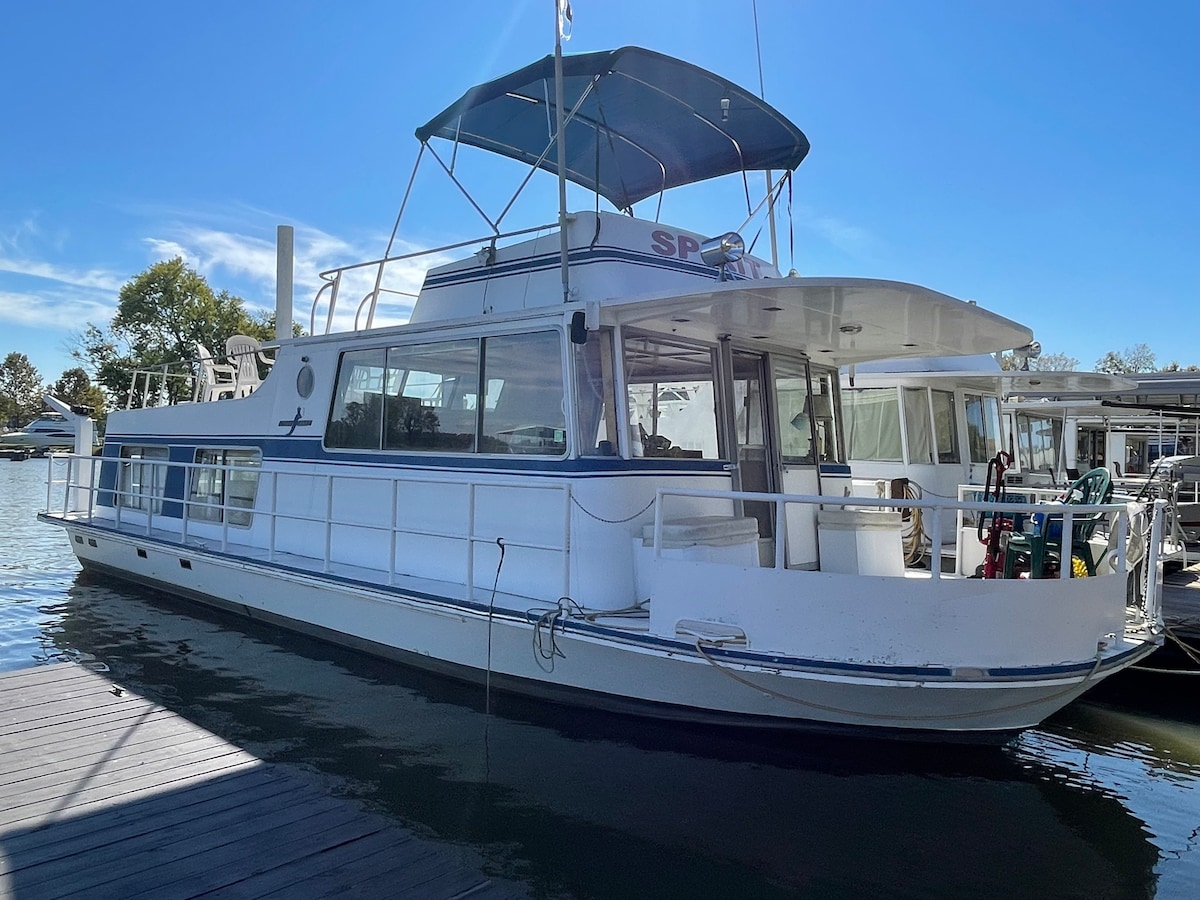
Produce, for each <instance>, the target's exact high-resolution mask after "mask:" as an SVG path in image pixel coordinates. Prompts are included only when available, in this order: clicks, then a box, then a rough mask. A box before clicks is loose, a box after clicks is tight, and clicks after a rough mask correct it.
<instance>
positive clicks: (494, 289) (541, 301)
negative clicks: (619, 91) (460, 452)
mask: <svg viewBox="0 0 1200 900" xmlns="http://www.w3.org/2000/svg"><path fill="white" fill-rule="evenodd" d="M702 241H703V238H702V237H701V236H700V235H698V234H695V233H693V232H687V231H681V230H679V229H664V228H660V227H657V226H656V225H655V224H654V223H652V222H643V221H641V220H639V219H631V218H629V217H628V216H622V215H618V214H616V213H603V212H602V213H591V212H584V213H576V214H573V215H571V216H569V217H568V220H567V244H568V247H569V258H570V263H571V286H572V290H571V295H572V300H578V301H584V302H591V301H603V300H604V299H606V298H612V297H630V296H640V295H652V294H654V293H657V292H661V291H667V290H687V289H689V288H690V289H695V288H697V287H698V286H700V285H703V284H712V283H713V282H714V281H716V280H717V279H718V277H720V274H719V270H718V269H717V268H716V267H714V266H712V265H709V264H708V263H706V262H704V260H703V258H702V257H701V255H700V246H701V243H702ZM558 245H559V239H558V234H557V233H555V232H551V233H547V234H544V235H542V236H540V237H537V238H534V239H533V240H528V241H523V242H520V243H517V244H512V245H509V246H506V247H497V248H495V249H491V248H490V247H489V248H485V249H484V250H482V251H480V252H479V253H477V254H474V255H472V256H469V257H467V258H466V259H462V260H458V261H456V262H453V263H449V264H448V265H444V266H439V267H437V268H435V269H431V270H430V271H429V272H428V274H427V275H426V276H425V283H424V285H423V287H422V288H421V293H420V295H419V296H418V298H417V303H416V306H415V307H414V309H413V312H412V316H411V317H410V319H409V321H410V322H413V323H418V322H430V321H437V320H445V319H454V318H461V317H464V316H477V315H481V314H484V313H487V314H495V313H499V312H513V311H516V310H521V309H534V308H544V307H547V306H552V305H561V302H562V301H561V297H560V296H559V294H558V290H559V284H558V272H559V270H558V264H559V258H558ZM778 275H779V273H778V272H777V271H776V269H775V267H774V266H772V265H771V264H770V263H769V262H767V261H766V260H763V259H756V258H754V257H748V256H747V257H743V258H742V259H740V260H738V261H735V262H731V263H729V264H728V265H727V266H726V270H725V272H724V276H723V277H724V278H726V279H728V280H731V281H738V280H744V279H746V278H762V277H766V276H771V277H778ZM485 281H486V282H487V285H488V287H487V290H486V291H483V290H481V285H482V284H483V283H484V282H485Z"/></svg>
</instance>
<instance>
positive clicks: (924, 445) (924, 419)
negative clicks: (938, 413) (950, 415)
mask: <svg viewBox="0 0 1200 900" xmlns="http://www.w3.org/2000/svg"><path fill="white" fill-rule="evenodd" d="M902 393H903V396H904V433H905V436H906V437H907V438H908V461H909V462H910V463H932V462H933V423H932V422H931V421H930V416H929V392H928V391H927V390H926V389H925V388H904V389H903V391H902Z"/></svg>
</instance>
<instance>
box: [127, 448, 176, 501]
mask: <svg viewBox="0 0 1200 900" xmlns="http://www.w3.org/2000/svg"><path fill="white" fill-rule="evenodd" d="M167 454H168V451H167V448H166V447H122V448H121V459H122V460H123V462H122V463H121V494H120V496H119V497H118V498H117V505H118V506H124V507H125V508H127V509H140V510H145V511H146V512H149V513H153V514H154V515H158V514H159V513H161V512H162V501H163V496H164V494H165V493H166V484H167V465H166V462H167Z"/></svg>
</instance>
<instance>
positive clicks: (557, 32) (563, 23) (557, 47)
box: [554, 0, 571, 303]
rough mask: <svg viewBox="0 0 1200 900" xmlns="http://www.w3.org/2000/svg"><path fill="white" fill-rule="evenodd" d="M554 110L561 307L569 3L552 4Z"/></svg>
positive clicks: (567, 288)
mask: <svg viewBox="0 0 1200 900" xmlns="http://www.w3.org/2000/svg"><path fill="white" fill-rule="evenodd" d="M554 5H555V7H556V9H555V12H556V15H555V17H554V18H555V23H554V107H555V120H556V122H557V126H556V135H555V138H554V140H555V143H556V145H557V150H558V252H559V256H560V259H561V266H562V289H563V303H566V302H568V301H569V300H570V299H571V278H570V275H569V273H568V266H567V252H568V248H567V145H566V141H565V140H564V135H563V127H564V124H563V69H562V42H563V37H564V35H565V36H566V38H567V40H570V39H571V0H554Z"/></svg>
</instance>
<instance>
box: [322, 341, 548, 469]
mask: <svg viewBox="0 0 1200 900" xmlns="http://www.w3.org/2000/svg"><path fill="white" fill-rule="evenodd" d="M564 408H565V404H564V389H563V364H562V341H561V335H560V333H559V332H557V331H539V332H533V333H529V334H515V335H500V336H497V337H489V338H484V339H482V340H481V339H478V338H471V339H468V340H458V341H437V342H430V343H423V344H405V345H402V346H397V347H391V348H387V349H384V348H378V349H373V350H358V351H353V352H349V353H344V354H343V355H342V360H341V365H340V367H339V370H338V381H337V388H336V391H335V393H334V399H333V405H332V408H331V409H330V414H329V424H328V426H327V428H326V430H325V446H327V447H331V448H337V449H347V450H413V451H419V452H422V453H545V454H555V455H558V454H562V453H564V452H566V447H567V426H566V413H565V412H564Z"/></svg>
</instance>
